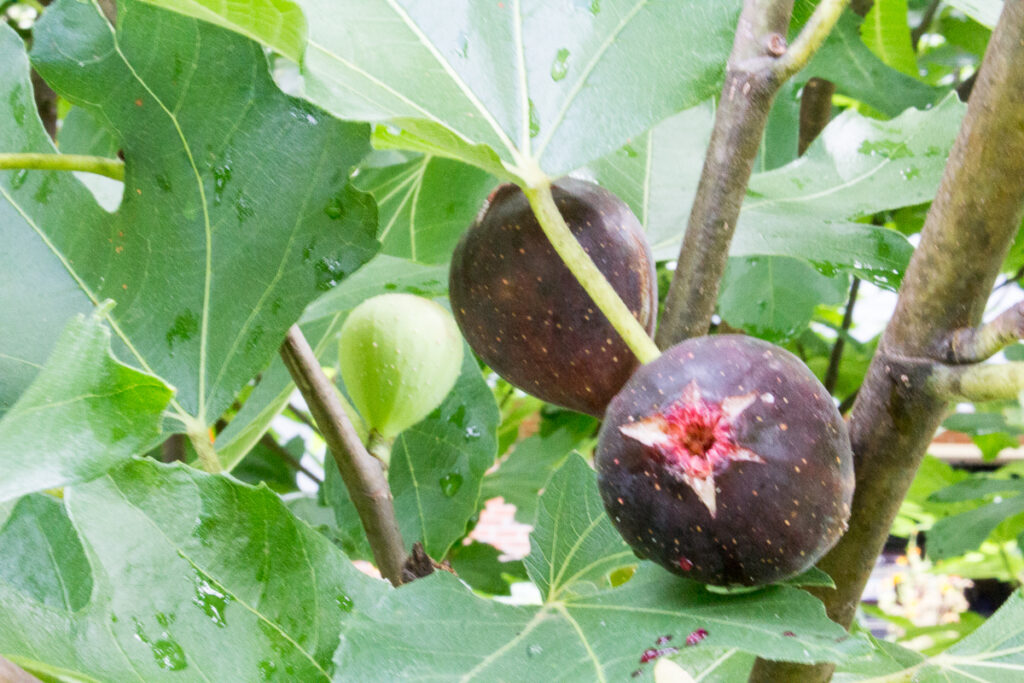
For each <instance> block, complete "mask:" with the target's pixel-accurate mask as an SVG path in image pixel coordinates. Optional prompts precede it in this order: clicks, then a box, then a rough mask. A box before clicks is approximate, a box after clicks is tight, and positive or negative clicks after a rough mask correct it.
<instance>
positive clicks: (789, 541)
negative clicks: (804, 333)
mask: <svg viewBox="0 0 1024 683" xmlns="http://www.w3.org/2000/svg"><path fill="white" fill-rule="evenodd" d="M595 462H596V466H597V471H598V484H599V488H600V490H601V497H602V499H603V500H604V504H605V508H606V509H607V511H608V514H609V515H610V516H611V518H612V521H613V522H614V524H615V526H616V528H617V529H618V530H619V532H620V533H621V534H622V536H623V538H624V539H625V540H626V542H627V543H629V545H630V546H632V547H633V549H634V550H635V551H636V552H637V554H639V555H641V556H643V557H646V558H649V559H651V560H653V561H655V562H657V563H659V564H661V565H662V566H663V567H665V568H666V569H668V570H670V571H672V572H674V573H676V574H679V575H681V576H686V577H689V578H692V579H696V580H699V581H702V582H704V583H709V584H714V585H719V586H728V585H745V586H754V585H761V584H765V583H772V582H775V581H780V580H783V579H786V578H789V577H791V576H794V575H796V574H799V573H800V572H802V571H804V570H805V569H807V568H809V567H810V566H811V565H812V564H814V562H815V561H816V560H817V559H818V558H819V557H821V556H822V555H823V554H824V553H825V552H826V551H827V550H828V549H829V548H831V547H832V545H834V544H835V542H836V541H837V540H838V539H839V537H840V535H842V533H843V532H844V531H845V529H846V523H847V520H848V518H849V515H850V502H851V499H852V496H853V455H852V452H851V449H850V437H849V435H848V433H847V430H846V425H845V423H844V422H843V419H842V417H841V416H840V414H839V411H838V410H837V409H836V407H835V405H834V404H833V403H832V399H831V397H830V396H829V394H828V392H827V391H825V388H824V387H823V386H822V385H821V383H820V382H818V380H817V378H815V376H814V375H813V373H811V371H810V370H809V369H808V368H807V366H806V365H804V364H803V363H802V362H801V361H800V360H799V359H798V358H796V356H794V355H792V354H791V353H789V352H788V351H786V350H784V349H781V348H779V347H777V346H774V345H772V344H769V343H767V342H764V341H761V340H758V339H753V338H750V337H744V336H740V335H720V336H714V337H701V338H699V339H690V340H688V341H685V342H682V343H681V344H678V345H677V346H674V347H672V348H671V349H669V350H668V351H666V352H665V353H664V354H662V355H661V357H659V358H658V359H657V360H655V361H653V362H651V363H648V364H647V365H645V366H643V367H641V368H640V369H639V370H637V372H636V374H634V375H633V377H632V378H631V379H630V380H629V382H627V383H626V385H625V386H624V387H623V388H622V391H620V392H619V393H618V394H617V395H616V396H615V398H614V399H612V401H611V404H610V405H609V406H608V411H607V414H606V417H605V421H604V424H603V425H602V427H601V432H600V434H599V437H598V446H597V452H596V455H595Z"/></svg>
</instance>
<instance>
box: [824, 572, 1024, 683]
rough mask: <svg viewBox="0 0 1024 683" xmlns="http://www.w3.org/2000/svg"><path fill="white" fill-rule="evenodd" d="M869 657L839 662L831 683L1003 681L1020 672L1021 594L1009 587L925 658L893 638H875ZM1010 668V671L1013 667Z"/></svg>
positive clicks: (1023, 644) (1023, 666)
mask: <svg viewBox="0 0 1024 683" xmlns="http://www.w3.org/2000/svg"><path fill="white" fill-rule="evenodd" d="M875 646H876V651H875V652H874V653H872V655H871V657H869V658H864V659H862V660H861V661H855V662H853V663H852V665H849V666H843V665H840V667H839V671H838V672H837V673H836V676H835V677H834V678H833V680H834V681H836V683H847V682H848V681H850V682H852V681H860V680H865V679H866V678H869V677H877V678H878V679H879V680H893V681H896V680H913V681H915V683H950V682H956V683H961V682H963V683H967V682H969V681H971V682H974V683H977V682H978V681H981V682H982V683H989V682H991V683H1003V682H1004V681H1016V680H1021V678H1022V677H1024V595H1022V594H1021V591H1019V590H1018V591H1017V592H1015V593H1014V594H1013V595H1012V596H1010V599H1009V600H1007V601H1006V602H1005V603H1004V604H1003V606H1002V607H1000V608H999V610H998V611H997V612H996V613H995V614H993V615H992V616H991V617H989V618H988V620H986V621H985V623H984V624H982V625H981V626H980V627H979V628H978V629H977V630H975V631H974V632H973V633H971V634H970V635H968V636H967V637H966V638H964V639H963V640H961V641H960V642H958V643H957V644H955V645H953V646H952V647H951V648H949V649H948V650H946V651H945V652H942V653H940V654H938V655H935V656H933V657H930V658H924V657H922V656H921V655H920V654H918V653H917V652H913V651H911V650H908V649H906V648H902V647H900V646H898V645H896V644H895V643H886V642H882V641H875ZM1014 672H1016V673H1014Z"/></svg>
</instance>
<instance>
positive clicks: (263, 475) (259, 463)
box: [231, 436, 306, 493]
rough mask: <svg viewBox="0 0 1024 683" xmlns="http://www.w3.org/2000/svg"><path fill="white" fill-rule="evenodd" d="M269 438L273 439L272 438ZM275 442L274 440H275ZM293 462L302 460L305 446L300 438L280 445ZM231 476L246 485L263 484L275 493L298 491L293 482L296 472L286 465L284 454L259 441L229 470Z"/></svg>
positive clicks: (296, 485)
mask: <svg viewBox="0 0 1024 683" xmlns="http://www.w3.org/2000/svg"><path fill="white" fill-rule="evenodd" d="M269 438H271V439H274V437H273V436H270V437H269ZM275 441H276V439H275ZM280 448H281V449H283V450H284V451H285V452H286V453H288V454H289V455H290V456H291V457H292V458H293V459H294V460H295V462H299V461H300V460H301V459H302V456H303V454H304V453H305V450H306V444H305V442H304V441H303V440H302V438H301V437H298V436H296V437H294V438H292V440H291V441H289V442H288V443H282V444H280ZM231 474H232V475H234V476H235V477H236V478H238V479H239V480H240V481H244V482H246V483H248V484H254V485H255V484H259V483H264V484H266V485H267V487H268V488H270V489H271V490H272V491H276V492H277V493H290V492H291V491H295V490H297V489H298V484H297V483H296V481H295V475H296V470H295V468H294V467H292V466H291V465H289V464H288V462H287V461H286V460H285V458H284V453H279V452H277V451H276V449H273V448H272V447H271V446H270V445H268V444H267V443H264V441H263V440H262V439H261V440H260V442H259V443H257V444H256V445H255V446H254V447H253V449H252V450H251V451H249V453H248V455H246V456H245V459H244V460H242V462H240V463H238V466H237V467H235V468H234V469H233V470H231Z"/></svg>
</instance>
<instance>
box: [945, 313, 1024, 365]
mask: <svg viewBox="0 0 1024 683" xmlns="http://www.w3.org/2000/svg"><path fill="white" fill-rule="evenodd" d="M1021 337H1024V301H1022V302H1020V303H1017V304H1014V305H1013V306H1011V307H1010V308H1009V309H1007V310H1005V311H1003V312H1002V313H1000V314H999V315H998V316H996V318H995V319H994V320H992V321H990V322H987V323H985V324H984V325H981V326H979V327H963V328H960V329H958V330H954V331H953V332H952V333H950V334H949V335H948V336H947V337H946V338H945V340H944V341H943V343H942V345H941V347H940V348H939V352H938V354H937V356H938V360H942V361H945V362H947V363H958V364H959V363H979V362H981V361H983V360H985V359H987V358H991V357H992V356H994V355H995V354H997V353H999V352H1000V351H1001V350H1003V349H1004V348H1006V347H1007V346H1009V345H1010V344H1012V343H1014V342H1015V341H1018V340H1019V339H1021Z"/></svg>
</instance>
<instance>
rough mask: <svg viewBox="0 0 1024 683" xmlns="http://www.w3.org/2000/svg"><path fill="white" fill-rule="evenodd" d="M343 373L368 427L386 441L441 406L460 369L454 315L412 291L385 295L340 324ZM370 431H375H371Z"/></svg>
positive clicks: (355, 311) (350, 392)
mask: <svg viewBox="0 0 1024 683" xmlns="http://www.w3.org/2000/svg"><path fill="white" fill-rule="evenodd" d="M338 360H339V362H340V366H341V377H342V379H343V380H344V382H345V387H346V388H347V389H348V394H349V396H350V397H351V398H352V403H354V404H355V407H356V410H358V411H359V413H360V415H362V416H363V419H364V420H365V421H366V425H367V426H368V427H369V428H370V429H371V430H372V431H373V432H377V433H378V434H379V435H380V436H381V437H383V438H384V439H386V440H389V441H390V440H391V439H394V438H395V437H396V436H397V435H398V434H399V433H400V432H402V431H403V430H405V429H407V428H409V427H411V426H412V425H414V424H416V423H417V422H419V421H420V420H422V419H423V418H424V417H426V416H427V415H428V414H429V413H430V412H431V411H432V410H434V408H436V407H437V406H439V405H440V404H441V401H443V400H444V397H445V396H447V395H448V392H450V391H451V390H452V387H453V386H455V380H456V379H457V378H458V376H459V370H460V368H461V367H462V337H461V335H460V334H459V328H458V326H456V324H455V320H454V319H453V318H452V315H451V313H449V312H448V311H446V310H445V309H444V308H442V307H441V306H439V305H438V304H436V303H435V302H433V301H430V300H429V299H424V298H422V297H418V296H413V295H412V294H382V295H380V296H375V297H372V298H370V299H367V300H366V301H364V302H363V303H361V304H359V305H358V306H356V307H355V309H353V310H352V312H351V313H350V314H349V316H348V318H347V319H346V320H345V324H344V325H342V326H341V336H340V343H339V348H338ZM371 434H372V432H371Z"/></svg>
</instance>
